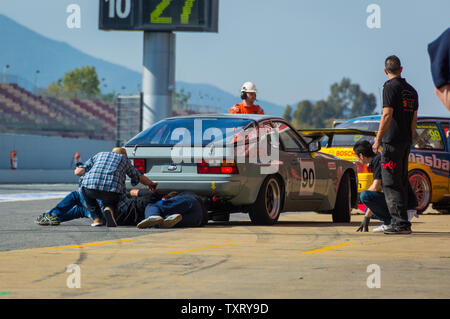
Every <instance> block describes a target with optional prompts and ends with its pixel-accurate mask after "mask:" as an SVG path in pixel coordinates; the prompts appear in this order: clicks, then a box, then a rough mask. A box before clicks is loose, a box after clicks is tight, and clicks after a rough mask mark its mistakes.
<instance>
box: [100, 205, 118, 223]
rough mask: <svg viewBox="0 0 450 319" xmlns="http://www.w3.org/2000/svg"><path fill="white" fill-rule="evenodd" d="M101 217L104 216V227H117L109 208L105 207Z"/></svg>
mask: <svg viewBox="0 0 450 319" xmlns="http://www.w3.org/2000/svg"><path fill="white" fill-rule="evenodd" d="M103 215H105V220H106V227H117V223H116V220H115V219H114V211H113V209H112V208H111V207H105V209H104V210H103Z"/></svg>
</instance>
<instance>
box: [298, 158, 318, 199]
mask: <svg viewBox="0 0 450 319" xmlns="http://www.w3.org/2000/svg"><path fill="white" fill-rule="evenodd" d="M300 168H301V170H302V182H301V185H300V195H313V194H314V187H315V185H316V170H315V167H314V161H312V160H301V161H300Z"/></svg>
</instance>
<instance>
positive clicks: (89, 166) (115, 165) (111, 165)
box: [81, 152, 142, 194]
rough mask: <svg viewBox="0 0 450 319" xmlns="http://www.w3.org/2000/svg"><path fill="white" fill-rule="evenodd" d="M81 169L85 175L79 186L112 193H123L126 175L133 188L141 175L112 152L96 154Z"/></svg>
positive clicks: (128, 161)
mask: <svg viewBox="0 0 450 319" xmlns="http://www.w3.org/2000/svg"><path fill="white" fill-rule="evenodd" d="M82 167H83V168H84V169H85V173H84V175H83V179H82V181H81V186H83V187H86V188H88V189H95V190H99V191H106V192H113V193H123V194H124V193H125V179H126V175H128V176H129V177H130V178H131V184H132V185H133V186H134V185H137V184H139V178H140V176H141V175H142V173H141V172H139V171H138V170H137V169H136V168H135V167H134V166H133V165H131V162H130V160H129V159H128V158H127V157H126V156H124V155H122V154H117V153H113V152H100V153H97V154H96V155H94V156H93V157H91V158H90V159H88V160H87V161H86V163H84V165H83V166H82Z"/></svg>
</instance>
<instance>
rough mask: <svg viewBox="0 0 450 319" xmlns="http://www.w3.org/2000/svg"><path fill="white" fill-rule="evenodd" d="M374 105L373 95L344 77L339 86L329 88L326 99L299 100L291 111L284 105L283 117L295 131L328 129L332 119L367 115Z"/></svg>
mask: <svg viewBox="0 0 450 319" xmlns="http://www.w3.org/2000/svg"><path fill="white" fill-rule="evenodd" d="M376 106H377V102H376V98H375V95H374V94H372V93H370V94H367V93H365V92H364V91H363V90H361V88H360V86H359V84H355V83H351V80H350V79H349V78H345V77H344V78H343V79H342V80H341V82H340V83H338V82H336V83H333V84H332V85H331V86H330V94H329V96H328V98H327V99H326V100H319V101H316V102H312V101H309V100H302V101H300V102H299V103H298V104H297V107H296V108H295V109H293V108H292V107H291V106H290V105H287V106H286V108H285V110H284V114H283V118H285V119H286V120H287V121H289V122H291V123H292V125H293V126H294V127H295V128H297V129H300V128H324V127H332V124H333V121H334V120H336V119H343V120H344V119H349V118H353V117H358V116H363V115H371V114H373V112H374V110H375V108H376Z"/></svg>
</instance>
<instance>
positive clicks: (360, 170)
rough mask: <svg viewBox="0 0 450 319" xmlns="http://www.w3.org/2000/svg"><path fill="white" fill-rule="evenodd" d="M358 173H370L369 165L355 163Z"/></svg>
mask: <svg viewBox="0 0 450 319" xmlns="http://www.w3.org/2000/svg"><path fill="white" fill-rule="evenodd" d="M355 165H356V172H357V173H370V172H369V168H368V167H367V165H364V164H361V163H360V162H355Z"/></svg>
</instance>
